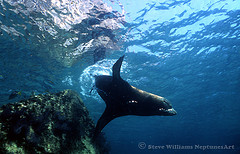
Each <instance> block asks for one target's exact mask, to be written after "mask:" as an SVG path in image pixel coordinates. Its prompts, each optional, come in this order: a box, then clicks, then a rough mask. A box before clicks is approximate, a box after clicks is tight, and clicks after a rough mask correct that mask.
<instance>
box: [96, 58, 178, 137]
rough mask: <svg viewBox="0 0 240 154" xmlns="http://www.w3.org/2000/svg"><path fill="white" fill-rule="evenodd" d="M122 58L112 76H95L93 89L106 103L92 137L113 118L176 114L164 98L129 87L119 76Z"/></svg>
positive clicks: (114, 68)
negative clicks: (94, 88)
mask: <svg viewBox="0 0 240 154" xmlns="http://www.w3.org/2000/svg"><path fill="white" fill-rule="evenodd" d="M123 58H124V56H122V57H120V58H119V59H118V60H117V62H116V63H115V64H114V65H113V67H112V76H107V75H99V76H95V87H96V89H97V92H98V94H99V95H100V96H101V98H102V99H103V100H104V101H105V103H106V108H105V111H104V112H103V114H102V116H101V117H100V119H99V120H98V122H97V126H96V128H95V134H94V137H96V136H98V134H99V133H100V132H101V130H102V129H103V128H104V127H105V126H106V125H107V124H108V123H109V122H110V121H111V120H113V119H114V118H117V117H121V116H126V115H138V116H153V115H159V116H173V115H176V114H177V112H176V111H175V110H174V109H173V108H172V105H171V103H170V102H169V101H168V100H167V99H165V98H164V97H161V96H158V95H154V94H151V93H148V92H145V91H143V90H140V89H137V88H135V87H133V86H131V85H130V84H129V83H128V82H126V81H125V80H123V79H122V78H121V76H120V68H121V65H122V61H123Z"/></svg>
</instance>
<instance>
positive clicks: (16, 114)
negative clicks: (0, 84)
mask: <svg viewBox="0 0 240 154" xmlns="http://www.w3.org/2000/svg"><path fill="white" fill-rule="evenodd" d="M93 132H94V123H93V121H92V120H91V118H90V117H89V113H88V111H87V109H86V107H85V106H84V104H83V102H82V100H81V98H80V97H79V96H78V94H77V93H75V92H73V91H71V90H65V91H62V92H59V93H57V94H47V95H34V96H32V97H31V98H29V99H27V100H22V101H20V102H16V103H10V104H6V105H4V106H2V107H1V108H0V151H1V152H3V153H89V154H91V153H92V154H95V153H100V154H101V153H108V152H107V148H106V145H104V143H103V142H104V138H102V141H101V142H102V143H100V142H99V141H98V142H99V143H97V141H96V142H92V140H91V138H92V135H93Z"/></svg>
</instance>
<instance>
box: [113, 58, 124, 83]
mask: <svg viewBox="0 0 240 154" xmlns="http://www.w3.org/2000/svg"><path fill="white" fill-rule="evenodd" d="M123 58H124V56H122V57H120V58H119V59H118V60H117V62H116V63H115V64H114V65H113V67H112V72H113V74H112V76H113V79H114V80H119V79H121V77H120V68H121V66H122V62H123Z"/></svg>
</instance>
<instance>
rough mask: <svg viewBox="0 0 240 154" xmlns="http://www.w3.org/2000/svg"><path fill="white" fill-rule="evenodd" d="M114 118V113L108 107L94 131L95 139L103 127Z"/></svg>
mask: <svg viewBox="0 0 240 154" xmlns="http://www.w3.org/2000/svg"><path fill="white" fill-rule="evenodd" d="M113 119H114V116H113V114H112V113H111V112H110V110H109V109H108V108H106V109H105V111H104V112H103V114H102V116H101V117H100V119H99V120H98V122H97V126H96V128H95V132H94V139H95V138H96V137H97V136H98V134H99V133H100V132H101V131H102V129H103V128H104V127H105V126H106V125H107V124H108V123H109V122H110V121H111V120H113Z"/></svg>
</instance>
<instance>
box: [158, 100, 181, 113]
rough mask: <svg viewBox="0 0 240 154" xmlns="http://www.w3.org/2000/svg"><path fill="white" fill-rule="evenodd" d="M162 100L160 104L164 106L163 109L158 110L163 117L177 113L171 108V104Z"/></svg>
mask: <svg viewBox="0 0 240 154" xmlns="http://www.w3.org/2000/svg"><path fill="white" fill-rule="evenodd" d="M162 99H163V100H162V103H163V104H164V105H163V106H164V107H161V108H159V111H160V112H163V115H165V116H173V115H176V114H177V111H176V110H174V109H173V108H172V105H171V103H170V102H169V101H168V100H167V99H165V98H162Z"/></svg>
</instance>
